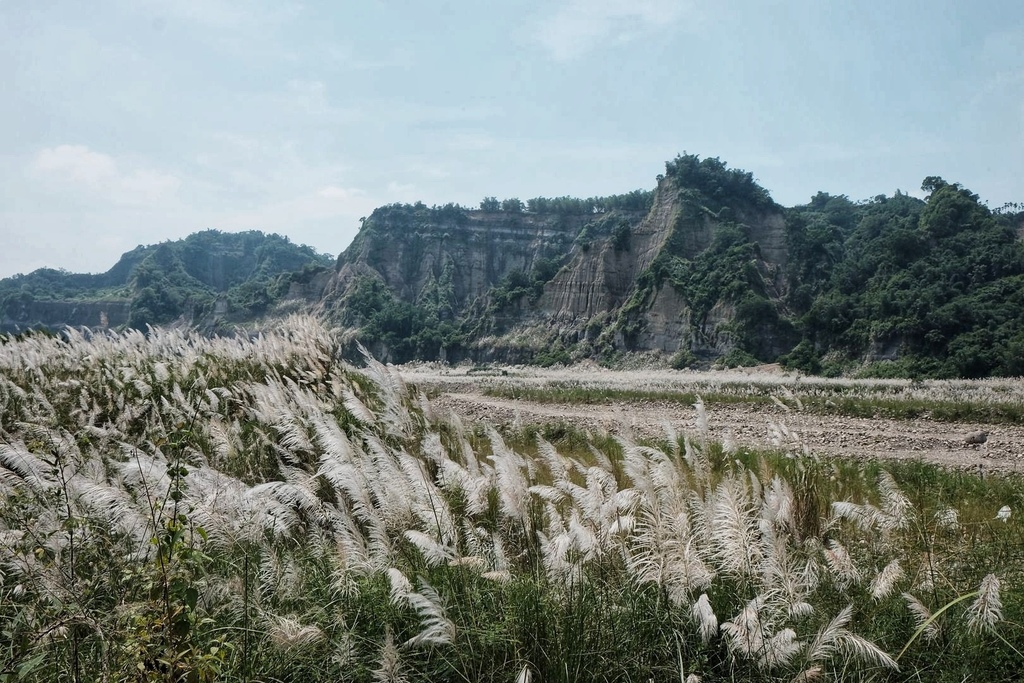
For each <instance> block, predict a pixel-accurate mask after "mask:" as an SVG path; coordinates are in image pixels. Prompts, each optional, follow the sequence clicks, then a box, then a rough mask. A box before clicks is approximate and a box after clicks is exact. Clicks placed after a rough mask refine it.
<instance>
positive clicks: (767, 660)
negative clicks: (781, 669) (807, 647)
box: [758, 628, 804, 669]
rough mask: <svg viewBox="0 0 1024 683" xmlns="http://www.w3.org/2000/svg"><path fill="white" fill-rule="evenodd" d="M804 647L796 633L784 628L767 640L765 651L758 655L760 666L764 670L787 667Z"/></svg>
mask: <svg viewBox="0 0 1024 683" xmlns="http://www.w3.org/2000/svg"><path fill="white" fill-rule="evenodd" d="M803 647H804V644H803V643H801V642H800V641H799V640H797V637H796V631H794V630H793V629H791V628H784V629H782V630H781V631H778V632H777V633H775V634H774V635H772V637H771V638H768V639H767V640H765V643H764V649H763V650H762V651H761V652H760V653H758V665H759V666H760V667H761V668H762V669H774V668H775V667H778V666H785V665H786V664H789V662H790V661H792V659H793V657H794V656H796V654H797V653H798V652H800V651H801V650H802V649H803Z"/></svg>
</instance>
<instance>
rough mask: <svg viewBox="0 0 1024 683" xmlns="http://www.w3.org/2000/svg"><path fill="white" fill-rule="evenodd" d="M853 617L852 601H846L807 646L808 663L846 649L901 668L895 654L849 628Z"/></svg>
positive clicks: (865, 659)
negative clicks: (840, 609) (889, 652)
mask: <svg viewBox="0 0 1024 683" xmlns="http://www.w3.org/2000/svg"><path fill="white" fill-rule="evenodd" d="M852 619H853V605H847V606H846V607H845V608H844V609H843V610H842V611H840V612H839V614H837V615H836V616H835V617H834V618H833V619H832V621H830V622H829V623H828V624H826V625H825V626H823V627H822V628H821V629H820V630H819V631H818V633H817V635H815V637H814V640H812V641H811V643H810V645H808V647H807V655H806V657H805V665H806V666H808V667H812V668H813V667H814V665H817V664H821V663H824V662H826V661H828V660H830V659H832V658H833V657H834V656H835V655H836V654H837V653H839V652H843V653H845V654H847V655H849V656H853V657H855V658H857V659H859V660H861V661H862V662H864V663H866V664H870V665H873V666H880V667H883V668H887V669H892V670H894V671H896V670H899V666H898V665H897V664H896V661H895V660H894V659H893V658H892V657H890V656H889V655H888V654H886V653H885V652H884V651H883V650H881V649H880V648H879V647H878V646H877V645H875V644H874V643H872V642H871V641H869V640H867V639H865V638H863V637H861V636H858V635H857V634H855V633H853V632H852V631H850V630H849V629H848V628H847V626H848V625H849V623H850V621H851V620H852ZM805 673H806V672H805ZM807 680H810V679H807Z"/></svg>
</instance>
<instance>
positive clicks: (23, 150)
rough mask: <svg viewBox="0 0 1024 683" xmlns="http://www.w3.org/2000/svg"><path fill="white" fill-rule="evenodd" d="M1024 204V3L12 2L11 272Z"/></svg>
mask: <svg viewBox="0 0 1024 683" xmlns="http://www.w3.org/2000/svg"><path fill="white" fill-rule="evenodd" d="M684 152H688V153H691V154H698V155H700V156H702V157H719V158H721V159H722V160H723V161H725V162H727V163H728V164H729V165H730V166H731V167H734V168H741V169H744V170H747V171H750V172H751V173H753V175H754V177H755V178H756V179H757V180H758V181H759V182H760V183H761V184H762V185H763V186H764V187H766V188H767V189H768V190H769V191H770V192H771V195H772V197H773V198H774V199H775V200H776V201H777V202H779V203H781V204H783V205H786V206H791V205H795V204H801V203H806V202H807V201H808V200H809V199H810V198H811V197H812V196H813V195H814V194H815V193H817V192H818V191H825V192H829V193H832V194H845V195H847V196H849V197H850V198H851V199H855V200H859V199H866V198H870V197H874V196H876V195H878V194H888V195H891V194H892V193H893V192H895V191H896V190H897V189H901V190H903V191H905V192H910V193H912V194H917V195H919V196H920V184H921V181H922V179H924V178H925V177H926V176H930V175H938V176H942V177H943V178H945V179H946V180H947V181H950V182H959V183H962V184H963V185H964V186H966V187H968V188H970V189H971V190H972V191H974V192H976V193H978V194H979V195H980V196H981V198H982V199H983V200H985V201H987V202H988V203H989V205H990V206H991V207H993V208H996V207H998V206H1001V205H1002V204H1003V203H1005V202H1015V201H1024V3H1021V2H1019V0H979V1H978V2H973V3H966V2H962V1H961V0H929V1H928V2H917V1H913V0H893V1H892V2H889V3H881V2H878V3H853V2H832V1H828V0H825V1H823V0H789V1H787V2H764V0H719V1H717V2H708V1H696V0H694V1H690V0H509V1H506V2H499V1H498V0H460V1H455V0H451V1H449V0H434V1H432V2H424V1H423V0H359V1H358V2H353V1H352V0H333V1H330V0H324V1H322V2H318V1H314V0H308V1H305V2H298V1H293V0H90V1H89V2H81V0H0V277H6V276H9V275H12V274H15V273H19V272H21V273H27V272H30V271H32V270H34V269H36V268H40V267H51V268H64V269H66V270H69V271H72V272H102V271H105V270H107V269H108V268H110V267H111V266H112V265H113V264H114V263H115V262H116V261H117V259H118V257H119V256H120V254H121V253H123V252H125V251H128V250H130V249H132V248H134V247H135V246H137V245H139V244H153V243H157V242H161V241H165V240H169V239H177V238H180V237H184V236H186V235H188V234H190V233H192V232H196V231H199V230H204V229H208V228H216V229H220V230H225V231H238V230H252V229H256V230H262V231H264V232H276V233H279V234H282V235H287V236H288V237H289V238H291V240H292V241H293V242H297V243H302V244H309V245H310V246H313V247H315V248H317V249H318V250H320V251H322V252H326V253H330V254H338V253H339V252H341V251H343V250H344V249H345V247H346V246H347V245H348V244H349V242H350V241H351V240H352V238H353V237H354V236H355V234H356V232H357V231H358V228H359V219H360V218H361V217H364V216H368V215H369V214H370V213H371V212H372V211H373V209H374V207H377V206H380V205H382V204H388V203H393V202H410V203H411V202H416V201H423V202H425V203H426V204H428V205H431V204H444V203H447V202H458V203H461V204H463V205H466V206H475V205H477V204H478V203H479V202H480V200H481V199H482V198H483V197H485V196H496V197H498V198H499V199H502V198H506V197H519V198H521V199H523V200H526V199H528V198H530V197H536V196H548V197H553V196H562V195H572V196H581V197H589V196H597V195H607V194H617V193H623V192H628V191H630V190H634V189H637V188H643V189H653V187H654V185H655V182H656V181H655V177H656V176H657V175H658V174H659V173H662V172H664V164H665V161H667V160H670V159H673V158H674V157H675V156H677V155H678V154H681V153H684Z"/></svg>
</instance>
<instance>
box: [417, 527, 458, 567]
mask: <svg viewBox="0 0 1024 683" xmlns="http://www.w3.org/2000/svg"><path fill="white" fill-rule="evenodd" d="M405 539H406V540H407V541H409V542H410V543H412V544H413V545H414V546H416V549H417V550H419V551H420V554H421V555H423V560H424V561H425V562H426V563H427V566H428V567H436V566H438V565H442V564H446V563H450V562H451V561H452V558H454V557H455V552H454V551H453V550H452V549H451V548H448V547H445V546H443V545H441V544H440V543H438V542H437V541H436V540H434V539H433V538H431V537H430V536H428V535H427V534H425V533H423V532H422V531H416V530H415V529H409V530H407V531H406V532H405Z"/></svg>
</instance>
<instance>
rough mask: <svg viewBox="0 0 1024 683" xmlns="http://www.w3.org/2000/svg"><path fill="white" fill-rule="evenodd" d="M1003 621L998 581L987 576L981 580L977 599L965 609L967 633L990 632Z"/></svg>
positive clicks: (989, 575) (990, 575) (991, 575)
mask: <svg viewBox="0 0 1024 683" xmlns="http://www.w3.org/2000/svg"><path fill="white" fill-rule="evenodd" d="M1002 619H1003V603H1002V601H1001V600H1000V599H999V579H998V578H997V577H996V575H995V574H988V575H987V576H985V578H984V579H982V580H981V586H980V587H979V588H978V597H977V598H976V599H975V600H974V602H972V603H971V606H970V607H968V608H967V628H968V630H969V631H972V632H975V631H991V630H993V629H994V628H995V625H996V624H997V623H998V622H1000V621H1002Z"/></svg>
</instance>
